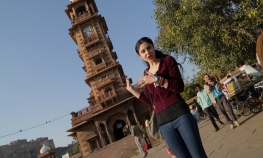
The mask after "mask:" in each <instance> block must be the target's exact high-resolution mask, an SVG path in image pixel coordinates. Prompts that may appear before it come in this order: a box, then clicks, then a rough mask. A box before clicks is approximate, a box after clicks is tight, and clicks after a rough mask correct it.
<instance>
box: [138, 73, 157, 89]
mask: <svg viewBox="0 0 263 158" xmlns="http://www.w3.org/2000/svg"><path fill="white" fill-rule="evenodd" d="M146 73H147V75H145V76H142V77H140V78H139V79H138V80H137V85H138V86H139V87H140V88H142V87H144V86H146V85H147V84H151V83H154V75H153V74H151V73H149V72H146Z"/></svg>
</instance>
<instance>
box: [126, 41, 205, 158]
mask: <svg viewBox="0 0 263 158" xmlns="http://www.w3.org/2000/svg"><path fill="white" fill-rule="evenodd" d="M135 51H136V53H137V54H138V56H139V57H140V58H141V59H143V60H144V61H145V62H146V64H147V68H146V69H145V70H144V76H142V77H140V78H139V79H138V80H137V85H138V86H139V87H140V88H143V87H144V88H145V90H144V91H143V92H142V91H139V90H137V89H135V88H134V87H133V86H132V85H131V83H130V81H129V78H128V77H126V89H127V90H128V91H129V92H131V93H132V94H133V95H134V96H135V97H136V98H138V99H139V100H140V101H142V102H144V103H145V104H146V105H151V100H152V103H153V105H154V107H155V110H154V112H155V114H156V121H157V124H158V126H159V128H160V131H161V133H162V136H163V138H164V140H165V141H166V143H167V145H168V146H169V148H170V149H171V151H172V152H173V153H174V154H175V155H176V156H177V157H179V158H190V157H195V158H207V155H206V153H205V150H204V147H203V144H202V141H201V137H200V133H199V129H198V126H197V123H196V121H195V119H194V117H193V116H192V115H191V113H190V110H189V107H188V105H187V104H186V102H185V100H184V99H183V98H182V96H181V95H180V93H181V92H183V91H184V82H183V79H182V76H181V72H180V70H179V67H178V65H179V66H180V64H178V63H177V62H176V60H175V59H174V58H173V57H172V56H170V55H166V54H163V53H162V52H161V51H158V50H156V49H155V48H154V44H153V41H152V40H151V39H150V38H148V37H143V38H141V39H139V40H138V41H137V42H136V45H135ZM151 98H152V99H151Z"/></svg>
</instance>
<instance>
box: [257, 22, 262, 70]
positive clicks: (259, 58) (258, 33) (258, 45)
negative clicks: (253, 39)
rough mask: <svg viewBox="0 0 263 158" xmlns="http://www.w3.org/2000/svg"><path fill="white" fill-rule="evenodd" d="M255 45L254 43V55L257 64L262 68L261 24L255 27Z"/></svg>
mask: <svg viewBox="0 0 263 158" xmlns="http://www.w3.org/2000/svg"><path fill="white" fill-rule="evenodd" d="M255 32H256V34H257V45H256V57H257V60H258V64H259V65H260V66H261V67H262V68H263V24H260V25H258V26H257V27H256V31H255Z"/></svg>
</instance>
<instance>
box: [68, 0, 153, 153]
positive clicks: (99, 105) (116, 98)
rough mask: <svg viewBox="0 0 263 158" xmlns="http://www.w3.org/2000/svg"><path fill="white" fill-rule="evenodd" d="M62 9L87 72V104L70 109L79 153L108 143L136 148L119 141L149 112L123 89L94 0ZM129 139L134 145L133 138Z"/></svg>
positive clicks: (82, 0) (121, 74)
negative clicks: (132, 125) (89, 89)
mask: <svg viewBox="0 0 263 158" xmlns="http://www.w3.org/2000/svg"><path fill="white" fill-rule="evenodd" d="M65 12H66V14H67V16H68V17H69V19H70V21H71V25H72V26H71V28H70V29H69V35H70V36H71V38H72V39H73V41H74V42H75V43H76V44H77V45H78V50H77V54H78V56H79V57H80V59H81V60H82V61H83V67H82V69H83V70H84V71H85V72H86V74H87V75H86V78H85V83H86V84H87V85H88V86H90V87H91V91H90V93H89V96H88V98H87V100H88V103H89V106H87V107H85V108H84V109H82V110H80V111H77V112H71V115H72V119H71V124H72V128H71V129H69V130H68V131H67V132H71V134H70V135H69V136H73V137H75V138H77V140H78V146H79V148H80V150H81V153H80V155H81V156H88V155H90V154H91V153H92V155H94V152H98V151H99V152H103V150H98V149H102V148H106V147H108V145H111V147H112V148H113V147H114V145H117V146H116V147H115V148H122V147H125V148H130V149H132V148H134V149H137V147H136V146H123V143H124V142H121V141H123V138H126V139H128V138H129V137H128V136H130V134H129V131H128V130H127V128H128V127H129V126H130V125H131V123H132V122H137V124H144V121H145V119H147V118H149V116H150V113H149V109H148V106H145V105H142V103H141V102H139V101H138V100H137V99H135V97H134V96H132V95H131V94H130V93H129V92H128V91H127V90H126V89H125V77H124V76H125V75H124V72H123V69H122V66H121V64H120V63H119V62H118V61H117V58H118V57H117V54H116V52H114V51H113V45H112V42H111V40H110V38H109V35H108V27H107V24H106V21H105V19H104V17H102V16H101V15H100V14H98V8H97V6H96V3H95V1H94V0H70V4H69V5H67V9H66V10H65ZM129 139H131V140H132V142H133V143H132V144H131V145H134V144H135V143H134V138H133V137H130V138H129ZM126 141H127V140H126ZM118 142H119V144H120V145H119V146H118ZM112 144H114V145H112ZM124 144H125V143H124ZM115 148H114V149H113V150H110V149H109V148H108V149H107V150H106V151H107V152H106V156H108V157H110V156H109V155H110V154H115V155H116V154H117V155H119V154H120V153H118V152H120V151H121V150H116V149H115ZM101 155H103V154H102V153H100V156H101Z"/></svg>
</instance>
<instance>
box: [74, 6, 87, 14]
mask: <svg viewBox="0 0 263 158" xmlns="http://www.w3.org/2000/svg"><path fill="white" fill-rule="evenodd" d="M85 12H86V8H85V7H84V6H81V7H79V8H78V9H77V11H76V13H77V16H79V15H81V14H84V13H85Z"/></svg>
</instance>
